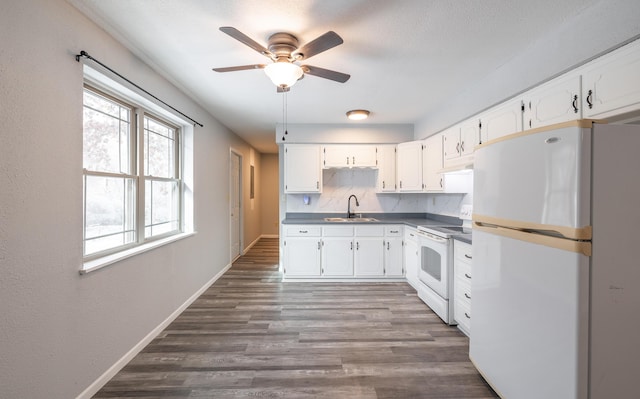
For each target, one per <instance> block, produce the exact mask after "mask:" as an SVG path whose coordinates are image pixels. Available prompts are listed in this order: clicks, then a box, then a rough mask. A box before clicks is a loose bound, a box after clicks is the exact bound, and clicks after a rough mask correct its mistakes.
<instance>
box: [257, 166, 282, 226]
mask: <svg viewBox="0 0 640 399" xmlns="http://www.w3.org/2000/svg"><path fill="white" fill-rule="evenodd" d="M260 166H261V169H260V179H259V182H260V191H259V194H260V206H261V215H262V234H269V235H278V230H279V227H278V225H279V220H278V199H279V197H278V154H262V155H261V162H260Z"/></svg>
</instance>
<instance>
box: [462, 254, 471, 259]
mask: <svg viewBox="0 0 640 399" xmlns="http://www.w3.org/2000/svg"><path fill="white" fill-rule="evenodd" d="M464 257H465V258H467V259H473V256H471V255H469V254H464Z"/></svg>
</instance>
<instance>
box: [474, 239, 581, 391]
mask: <svg viewBox="0 0 640 399" xmlns="http://www.w3.org/2000/svg"><path fill="white" fill-rule="evenodd" d="M521 234H524V233H521ZM560 246H561V245H560ZM473 268H474V271H473V273H474V274H473V279H472V286H471V297H472V298H473V302H472V311H473V321H472V322H473V334H471V341H470V354H469V355H470V358H471V360H472V361H473V363H474V364H475V366H476V367H477V368H478V370H479V371H480V372H481V374H482V375H483V376H484V377H485V379H486V380H487V381H488V382H489V384H490V385H491V386H492V387H493V388H494V389H495V390H496V392H497V393H498V394H500V396H501V397H503V398H518V399H540V398H545V399H553V398H558V399H570V398H575V399H578V398H586V397H587V374H588V370H587V364H588V359H587V352H588V276H589V257H587V256H585V255H583V254H581V253H579V252H572V251H566V250H562V249H558V248H553V247H548V246H544V245H540V244H536V243H531V242H527V241H523V240H520V239H514V238H509V237H506V236H502V235H498V234H492V233H489V232H487V231H486V230H485V229H477V228H474V231H473Z"/></svg>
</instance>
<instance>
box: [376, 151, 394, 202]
mask: <svg viewBox="0 0 640 399" xmlns="http://www.w3.org/2000/svg"><path fill="white" fill-rule="evenodd" d="M377 148H378V176H377V178H376V192H377V193H395V192H396V187H397V184H396V145H395V144H388V145H379V146H378V147H377Z"/></svg>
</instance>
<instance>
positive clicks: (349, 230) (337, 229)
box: [322, 226, 353, 237]
mask: <svg viewBox="0 0 640 399" xmlns="http://www.w3.org/2000/svg"><path fill="white" fill-rule="evenodd" d="M322 234H323V235H324V236H325V237H353V226H325V227H323V228H322Z"/></svg>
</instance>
